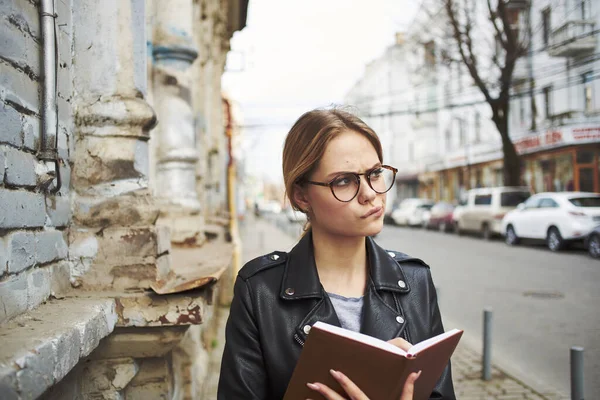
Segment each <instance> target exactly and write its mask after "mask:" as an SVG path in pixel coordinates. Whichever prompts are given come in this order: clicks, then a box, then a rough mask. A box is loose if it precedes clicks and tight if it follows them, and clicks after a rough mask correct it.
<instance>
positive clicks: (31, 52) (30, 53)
mask: <svg viewBox="0 0 600 400" xmlns="http://www.w3.org/2000/svg"><path fill="white" fill-rule="evenodd" d="M19 17H20V16H19V15H15V14H13V15H11V16H9V18H2V19H0V31H1V32H2V39H1V40H0V54H2V57H3V58H4V59H5V60H8V61H5V62H9V63H11V64H13V65H15V66H16V67H17V68H19V69H23V70H24V71H25V72H26V73H27V74H28V75H32V76H34V78H38V79H39V77H40V75H41V73H40V67H41V60H40V57H41V51H40V45H39V44H38V43H36V42H35V41H34V40H33V38H32V37H31V36H29V35H27V34H25V33H24V32H23V31H22V30H21V29H19V25H20V23H22V22H23V20H22V19H21V20H20V21H19V20H18V18H19Z"/></svg>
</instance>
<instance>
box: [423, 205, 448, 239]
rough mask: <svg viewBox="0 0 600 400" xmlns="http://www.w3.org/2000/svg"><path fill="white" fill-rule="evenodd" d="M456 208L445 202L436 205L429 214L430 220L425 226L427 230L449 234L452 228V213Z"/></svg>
mask: <svg viewBox="0 0 600 400" xmlns="http://www.w3.org/2000/svg"><path fill="white" fill-rule="evenodd" d="M453 211H454V206H453V205H452V204H450V203H446V202H445V201H440V202H439V203H436V204H435V205H434V206H433V207H432V208H431V211H430V212H429V220H428V221H427V224H426V225H425V228H426V229H439V230H440V232H447V231H448V230H450V229H451V228H452V213H453Z"/></svg>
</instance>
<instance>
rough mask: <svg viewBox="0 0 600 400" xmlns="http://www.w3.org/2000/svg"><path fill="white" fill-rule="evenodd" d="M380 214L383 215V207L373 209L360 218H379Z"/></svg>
mask: <svg viewBox="0 0 600 400" xmlns="http://www.w3.org/2000/svg"><path fill="white" fill-rule="evenodd" d="M381 214H383V207H373V208H371V209H370V210H369V211H368V212H367V213H366V214H365V215H363V216H362V217H361V218H363V219H364V218H368V217H371V216H376V217H381Z"/></svg>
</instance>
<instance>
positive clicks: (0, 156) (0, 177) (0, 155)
mask: <svg viewBox="0 0 600 400" xmlns="http://www.w3.org/2000/svg"><path fill="white" fill-rule="evenodd" d="M0 123H1V121H0ZM5 170H6V158H5V157H4V149H3V148H2V146H0V185H3V184H4V171H5Z"/></svg>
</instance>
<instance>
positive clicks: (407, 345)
mask: <svg viewBox="0 0 600 400" xmlns="http://www.w3.org/2000/svg"><path fill="white" fill-rule="evenodd" d="M388 343H391V344H393V345H394V346H396V347H400V348H401V349H402V350H404V351H408V350H409V349H410V348H411V347H412V344H410V343H409V342H407V341H406V340H404V339H402V338H399V337H397V338H394V339H392V340H388Z"/></svg>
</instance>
